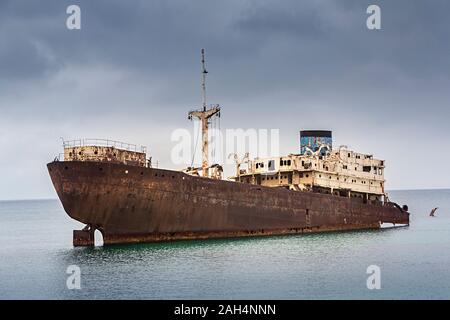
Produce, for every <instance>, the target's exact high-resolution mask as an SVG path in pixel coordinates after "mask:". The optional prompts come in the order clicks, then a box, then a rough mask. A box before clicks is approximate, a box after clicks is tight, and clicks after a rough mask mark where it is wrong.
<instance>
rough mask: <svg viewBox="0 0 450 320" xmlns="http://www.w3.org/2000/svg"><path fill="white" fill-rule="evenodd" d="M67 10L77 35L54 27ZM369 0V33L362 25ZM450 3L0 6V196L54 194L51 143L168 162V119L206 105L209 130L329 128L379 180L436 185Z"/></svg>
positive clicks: (43, 1) (445, 183) (290, 132)
mask: <svg viewBox="0 0 450 320" xmlns="http://www.w3.org/2000/svg"><path fill="white" fill-rule="evenodd" d="M71 4H78V5H79V6H80V7H81V27H82V28H81V30H68V29H67V28H66V19H67V17H68V15H67V14H66V8H67V6H69V5H71ZM370 4H378V5H379V6H380V7H381V12H382V16H381V19H382V22H381V23H382V30H378V31H371V30H368V29H367V27H366V19H367V16H368V15H367V14H366V9H367V7H368V6H369V5H370ZM449 12H450V2H449V1H446V0H434V1H424V0H423V1H414V2H413V1H407V0H404V1H400V0H397V1H375V0H373V1H364V0H363V1H361V0H345V1H343V0H342V1H337V0H336V1H325V0H314V1H313V0H310V1H300V0H292V1H290V0H283V1H280V0H269V1H267V0H254V1H250V0H226V1H225V0H222V1H212V0H205V1H202V0H195V1H194V0H193V1H186V0H183V1H181V0H180V1H174V0H161V1H159V0H148V1H143V0H129V1H119V0H117V1H115V0H108V1H106V0H105V1H101V0H86V1H75V0H72V1H62V0H40V1H37V0H36V1H24V0H2V1H0V147H1V148H0V152H1V157H0V168H1V169H2V170H1V171H2V173H1V177H0V199H27V198H55V197H56V194H55V192H54V189H53V186H52V185H51V181H50V179H49V177H48V173H47V170H46V166H45V165H46V163H47V162H49V161H51V160H52V159H53V158H54V157H55V156H56V155H57V154H58V153H60V152H62V146H61V140H60V137H64V138H65V139H76V138H80V137H104V138H113V139H118V140H125V141H129V142H133V143H137V144H143V145H146V146H147V147H148V149H149V155H151V156H153V159H155V160H158V162H159V166H160V167H165V168H173V169H180V168H179V167H177V166H175V165H174V164H173V163H171V160H170V152H171V149H172V148H173V145H174V143H173V142H171V139H170V136H171V133H172V132H173V130H174V129H176V128H186V129H189V130H192V124H191V123H190V122H189V121H188V120H187V117H186V116H187V112H188V111H189V110H191V109H192V108H194V107H197V106H199V105H200V103H201V95H200V86H199V81H200V73H199V70H200V66H199V53H200V49H201V48H203V47H204V48H206V50H207V65H208V71H209V72H210V73H209V76H208V97H209V102H211V103H219V104H220V105H221V106H222V110H223V111H222V119H221V127H222V129H224V128H244V129H246V128H265V129H271V128H279V129H280V138H281V146H280V151H281V153H283V154H287V153H291V152H292V153H295V152H298V140H299V138H298V131H299V130H301V129H331V130H333V136H334V144H335V146H338V145H342V144H345V145H348V146H349V147H351V148H352V149H355V150H357V151H361V152H367V153H372V154H374V155H375V157H379V158H382V159H386V165H387V169H386V179H387V188H388V189H417V188H445V187H450V182H449V181H450V166H449V164H448V159H449V158H450V151H449V142H448V138H449V133H450V125H449V119H450V111H449V106H450V90H449V89H450V76H449V75H450V37H449V34H450V19H448V15H449Z"/></svg>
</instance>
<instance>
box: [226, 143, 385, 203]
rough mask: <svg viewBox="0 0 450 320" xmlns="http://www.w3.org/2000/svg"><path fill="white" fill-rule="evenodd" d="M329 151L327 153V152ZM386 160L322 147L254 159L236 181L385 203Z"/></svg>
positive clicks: (240, 171)
mask: <svg viewBox="0 0 450 320" xmlns="http://www.w3.org/2000/svg"><path fill="white" fill-rule="evenodd" d="M324 150H326V151H324ZM384 168H385V161H384V160H379V159H375V158H374V157H373V155H369V154H362V153H357V152H354V151H352V150H349V149H348V148H347V147H346V146H341V147H339V149H336V150H331V149H329V148H328V146H327V145H321V147H320V148H318V149H317V150H315V151H314V150H313V149H310V148H306V151H305V152H304V153H303V154H290V155H287V156H284V157H271V158H265V159H258V158H256V159H254V160H250V161H248V162H247V169H239V171H238V172H237V175H236V176H234V177H232V178H233V179H234V180H235V181H238V182H243V183H250V184H256V185H262V186H268V187H284V188H287V189H290V190H295V191H311V192H318V193H324V194H332V195H336V196H343V197H349V198H360V199H363V201H371V202H374V203H375V202H380V201H383V200H384V197H385V190H384V184H385V180H384Z"/></svg>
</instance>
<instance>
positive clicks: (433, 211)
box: [430, 207, 438, 217]
mask: <svg viewBox="0 0 450 320" xmlns="http://www.w3.org/2000/svg"><path fill="white" fill-rule="evenodd" d="M437 209H438V207H436V208H434V209H433V210H431V212H430V217H434V216H435V215H434V213H435V212H436V210H437Z"/></svg>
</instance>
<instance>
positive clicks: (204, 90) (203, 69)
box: [202, 49, 208, 111]
mask: <svg viewBox="0 0 450 320" xmlns="http://www.w3.org/2000/svg"><path fill="white" fill-rule="evenodd" d="M207 74H208V71H206V66H205V49H202V97H203V111H206V107H207V104H206V75H207Z"/></svg>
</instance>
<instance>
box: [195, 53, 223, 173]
mask: <svg viewBox="0 0 450 320" xmlns="http://www.w3.org/2000/svg"><path fill="white" fill-rule="evenodd" d="M207 74H208V71H206V67H205V49H202V98H203V101H202V106H203V108H202V109H201V110H197V111H191V112H189V117H188V118H189V119H191V120H192V118H193V117H195V118H198V119H199V120H200V121H201V122H202V175H203V177H209V168H210V167H209V164H208V129H209V120H210V119H211V118H212V117H213V116H219V117H220V107H219V105H214V106H211V108H209V109H208V105H207V103H206V75H207Z"/></svg>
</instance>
